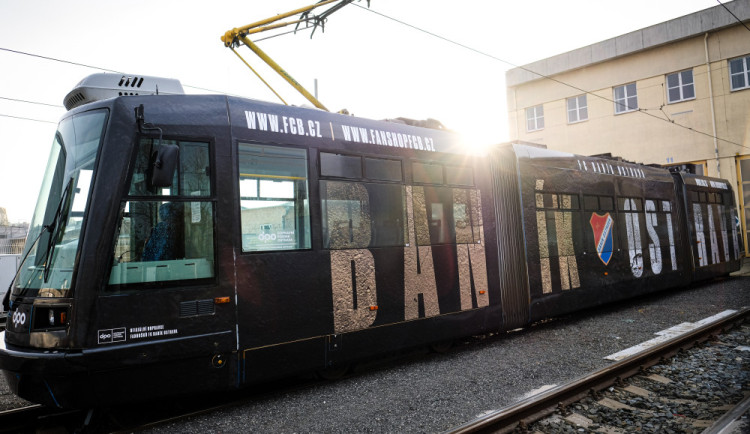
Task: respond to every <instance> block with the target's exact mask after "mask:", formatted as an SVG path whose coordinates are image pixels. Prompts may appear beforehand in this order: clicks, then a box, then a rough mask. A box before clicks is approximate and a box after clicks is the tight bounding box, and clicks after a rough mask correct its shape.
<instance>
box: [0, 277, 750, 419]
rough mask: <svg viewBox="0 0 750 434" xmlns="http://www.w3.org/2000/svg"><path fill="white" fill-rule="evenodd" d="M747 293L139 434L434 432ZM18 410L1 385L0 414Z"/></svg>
mask: <svg viewBox="0 0 750 434" xmlns="http://www.w3.org/2000/svg"><path fill="white" fill-rule="evenodd" d="M749 290H750V277H732V278H729V279H725V280H721V281H713V282H708V283H704V284H701V285H696V286H694V287H690V288H687V289H682V290H674V291H667V292H662V293H659V294H654V295H650V296H647V297H641V298H638V299H636V300H629V301H625V302H619V303H615V304H612V305H608V306H605V307H603V308H599V309H595V310H586V311H583V312H578V313H575V314H572V315H568V316H565V317H561V318H555V319H553V320H549V321H546V322H543V323H540V324H536V325H534V326H532V327H528V328H525V329H523V330H520V331H515V332H511V333H501V334H496V335H492V336H482V337H473V338H469V339H466V340H465V341H463V342H460V343H457V344H456V346H454V348H453V349H451V350H450V351H449V352H448V353H446V354H431V353H426V352H424V351H422V352H415V353H414V354H411V355H408V356H403V357H399V358H395V359H393V358H392V359H389V360H385V361H378V362H373V363H370V364H368V365H367V366H364V367H360V368H359V369H356V370H355V373H354V374H353V375H352V376H349V377H348V378H345V379H342V380H339V381H335V382H316V383H313V384H312V385H310V383H309V382H306V383H305V382H301V383H302V384H303V385H302V386H299V385H297V386H289V385H288V384H287V383H284V384H279V386H278V390H277V391H274V392H271V393H263V394H256V395H253V394H252V393H249V394H247V397H246V399H245V400H244V401H243V402H242V403H241V404H238V405H237V406H234V407H231V408H229V409H222V410H216V411H213V412H209V413H206V414H200V415H196V416H193V417H190V418H187V419H181V420H177V421H174V422H171V423H168V424H163V425H159V426H156V427H151V428H149V429H147V430H145V431H143V432H148V433H204V432H275V433H308V432H311V433H320V432H326V433H337V432H341V433H351V432H372V433H396V432H398V433H403V432H407V433H409V432H414V433H419V432H429V433H432V432H442V431H445V430H448V429H450V428H452V427H456V426H458V425H461V424H463V423H465V422H467V421H469V420H471V419H474V418H475V417H477V416H478V415H480V414H483V413H486V412H488V411H492V410H497V409H499V408H502V407H505V406H507V405H509V404H512V403H514V402H517V401H519V400H520V399H522V398H524V395H526V394H528V393H529V392H531V391H533V390H538V389H540V388H543V387H545V386H550V385H557V384H561V383H564V382H566V381H570V380H572V379H574V378H577V377H580V376H582V375H584V374H586V373H588V372H590V371H593V370H596V369H600V368H602V367H604V366H606V365H608V364H610V363H612V362H610V361H607V360H604V357H605V356H607V355H609V354H613V353H616V352H618V351H621V350H623V349H625V348H628V347H631V346H633V345H636V344H638V343H640V342H643V341H646V340H649V339H652V338H654V333H656V332H658V331H661V330H664V329H666V328H669V327H671V326H674V325H677V324H680V323H683V322H696V321H699V320H702V319H704V318H706V317H709V316H712V315H715V314H717V313H719V312H722V311H724V310H727V309H739V308H741V307H743V306H750V292H749ZM748 357H750V355H748ZM264 389H268V386H264ZM24 403H25V401H23V400H20V399H19V398H17V397H15V396H14V395H12V394H10V393H9V392H8V388H7V385H6V384H5V380H4V378H2V379H0V409H7V408H14V407H18V406H21V405H24Z"/></svg>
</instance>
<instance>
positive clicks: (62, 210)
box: [37, 178, 74, 282]
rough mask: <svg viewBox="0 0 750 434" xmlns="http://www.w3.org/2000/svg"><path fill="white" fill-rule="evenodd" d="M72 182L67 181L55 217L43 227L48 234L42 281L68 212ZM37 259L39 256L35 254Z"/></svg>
mask: <svg viewBox="0 0 750 434" xmlns="http://www.w3.org/2000/svg"><path fill="white" fill-rule="evenodd" d="M73 181H74V178H70V180H69V181H68V185H66V186H65V190H63V192H62V196H61V197H60V203H58V204H57V210H56V211H55V215H54V216H52V221H50V223H49V224H48V225H45V226H44V229H46V230H47V231H48V232H49V238H48V239H47V249H46V251H45V254H44V265H43V267H44V281H45V282H46V281H47V278H48V277H49V270H50V261H51V260H52V254H53V253H54V251H55V245H56V244H57V243H56V241H57V238H58V234H59V233H60V227H61V224H60V222H61V221H62V220H63V219H64V218H65V216H67V214H68V211H69V210H70V204H69V202H70V191H71V190H72V188H73ZM37 257H39V255H38V254H37Z"/></svg>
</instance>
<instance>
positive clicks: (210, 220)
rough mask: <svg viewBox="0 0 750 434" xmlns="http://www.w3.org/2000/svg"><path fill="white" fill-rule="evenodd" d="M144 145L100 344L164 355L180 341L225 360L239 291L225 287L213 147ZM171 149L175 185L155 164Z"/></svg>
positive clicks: (103, 305) (123, 218)
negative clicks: (155, 172)
mask: <svg viewBox="0 0 750 434" xmlns="http://www.w3.org/2000/svg"><path fill="white" fill-rule="evenodd" d="M138 146H139V149H138V152H137V156H136V161H135V164H134V169H133V173H132V175H131V178H130V185H129V188H128V190H127V191H126V193H125V195H124V197H122V198H121V199H120V218H119V222H118V231H117V236H116V239H115V243H114V249H113V250H114V251H113V260H112V269H111V271H110V277H109V282H108V285H107V288H106V292H105V294H103V296H102V297H100V298H99V303H98V306H97V314H98V315H97V317H98V321H97V325H98V340H99V341H98V342H97V344H98V346H99V347H102V346H104V345H109V344H117V343H120V344H129V345H138V344H143V345H145V346H146V347H154V348H159V350H160V351H165V352H169V350H168V348H169V346H170V345H174V347H175V351H177V352H183V357H185V358H186V359H187V358H190V357H191V356H194V357H196V358H200V360H204V359H205V360H210V358H211V357H214V355H216V356H217V357H218V358H217V360H218V363H220V364H223V363H225V361H223V360H225V359H226V357H227V355H228V354H230V353H231V351H232V350H234V349H235V348H236V342H235V333H234V327H235V323H236V316H235V315H236V314H235V308H234V296H233V295H234V293H233V290H232V288H222V286H221V285H220V283H219V282H220V281H219V279H218V277H219V276H217V274H218V267H217V263H218V262H219V260H218V259H219V258H218V252H217V251H216V250H217V249H216V247H215V246H216V245H217V244H218V243H217V237H218V236H219V231H217V227H219V224H220V223H222V222H220V221H219V220H218V219H217V215H216V199H215V198H216V187H215V186H213V185H212V184H213V182H214V181H213V177H212V173H215V171H214V170H212V164H213V163H212V161H211V160H212V159H211V154H212V152H211V146H212V144H211V143H207V142H198V141H186V140H167V139H165V140H161V141H159V140H158V139H156V140H155V139H151V138H141V139H140V140H139V142H138ZM165 146H172V147H174V146H176V147H177V148H179V159H178V160H179V161H178V163H177V168H176V169H175V173H174V176H173V179H172V182H171V185H169V186H166V187H156V186H154V184H155V183H154V182H153V181H152V180H151V176H152V174H151V173H150V166H151V165H152V164H153V163H152V161H153V158H154V155H155V154H157V153H158V152H160V149H162V147H165ZM224 286H231V285H224ZM157 342H158V343H159V344H160V345H159V346H154V345H150V346H149V344H151V343H157ZM144 351H145V350H144ZM193 352H194V353H195V354H187V353H193ZM203 353H206V354H203ZM209 353H210V354H209ZM146 354H147V353H146Z"/></svg>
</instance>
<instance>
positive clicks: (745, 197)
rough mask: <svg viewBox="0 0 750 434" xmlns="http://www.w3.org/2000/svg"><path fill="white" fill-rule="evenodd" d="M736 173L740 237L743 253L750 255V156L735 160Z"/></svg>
mask: <svg viewBox="0 0 750 434" xmlns="http://www.w3.org/2000/svg"><path fill="white" fill-rule="evenodd" d="M737 172H738V173H737V174H738V175H739V180H740V191H739V196H740V215H741V217H740V220H741V225H740V226H741V227H742V238H743V239H744V242H745V255H747V256H750V249H749V248H748V247H750V245H748V244H750V242H749V241H748V240H749V239H750V156H745V157H741V159H739V161H738V162H737Z"/></svg>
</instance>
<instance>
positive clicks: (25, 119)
mask: <svg viewBox="0 0 750 434" xmlns="http://www.w3.org/2000/svg"><path fill="white" fill-rule="evenodd" d="M0 116H2V117H4V118H13V119H21V120H24V121H34V122H44V123H46V124H57V122H52V121H45V120H42V119H32V118H25V117H23V116H13V115H6V114H3V113H0Z"/></svg>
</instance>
